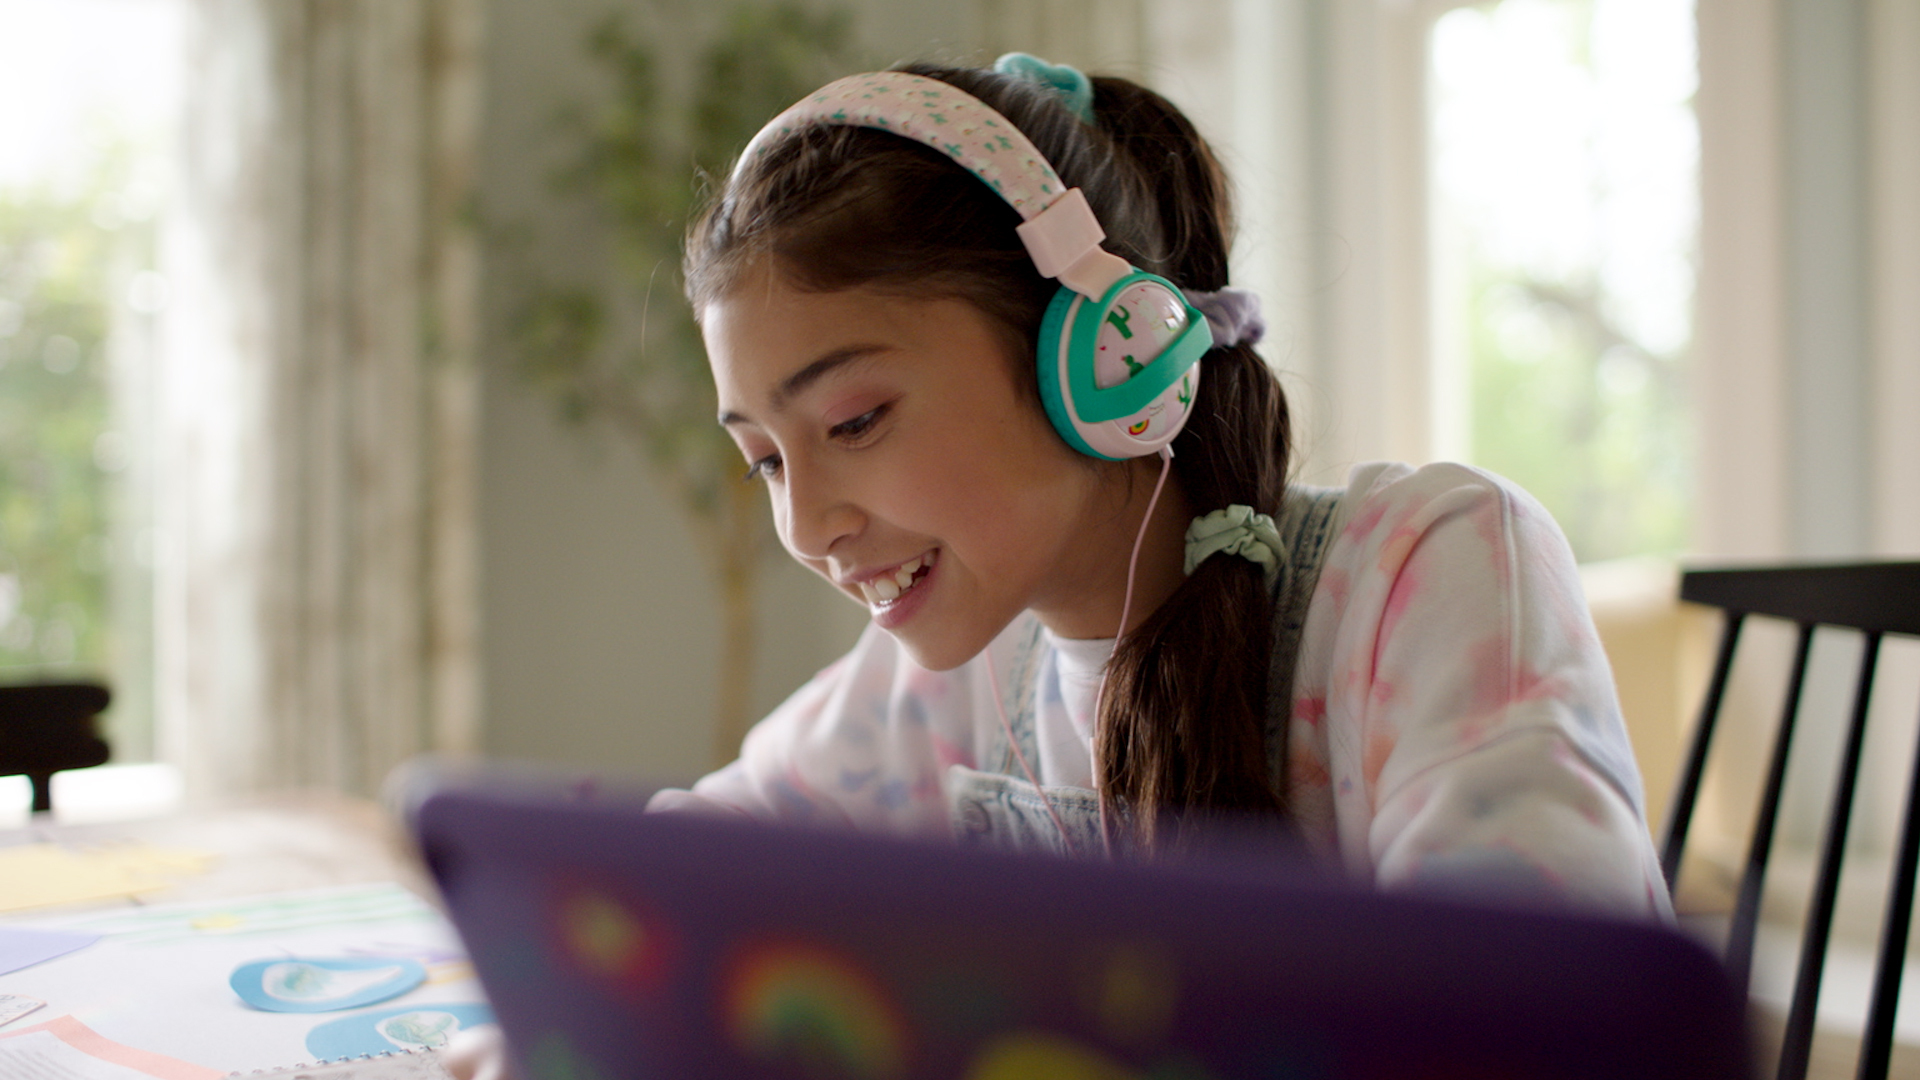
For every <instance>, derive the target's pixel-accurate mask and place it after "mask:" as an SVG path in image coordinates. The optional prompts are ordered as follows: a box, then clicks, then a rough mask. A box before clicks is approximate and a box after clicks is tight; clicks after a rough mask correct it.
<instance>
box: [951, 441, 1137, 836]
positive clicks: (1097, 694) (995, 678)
mask: <svg viewBox="0 0 1920 1080" xmlns="http://www.w3.org/2000/svg"><path fill="white" fill-rule="evenodd" d="M1172 470H1173V447H1172V446H1171V445H1168V446H1163V447H1161V448H1160V479H1159V480H1157V481H1155V482H1154V485H1153V496H1152V498H1149V499H1148V500H1147V512H1146V514H1145V515H1144V516H1143V517H1141V519H1140V531H1139V533H1138V534H1136V535H1135V536H1134V538H1133V554H1131V555H1129V556H1127V592H1126V598H1125V599H1124V600H1123V601H1121V604H1120V628H1119V629H1118V630H1115V631H1114V634H1113V645H1114V648H1116V649H1117V648H1119V647H1120V639H1121V638H1122V637H1124V636H1125V635H1126V632H1127V616H1128V615H1130V614H1132V612H1133V578H1134V571H1135V569H1136V568H1138V566H1139V565H1140V548H1141V545H1143V544H1145V543H1146V540H1147V525H1148V524H1149V523H1151V522H1152V521H1153V510H1154V507H1156V506H1158V505H1160V490H1161V489H1162V488H1164V487H1166V485H1167V474H1168V473H1169V472H1171V471H1172ZM982 655H983V656H985V657H986V658H987V682H988V684H989V685H991V686H992V687H993V707H994V708H995V709H996V710H998V711H999V713H1000V729H1001V730H1002V731H1004V732H1006V734H1007V745H1008V746H1011V747H1013V756H1014V757H1015V758H1016V759H1017V760H1018V761H1019V762H1020V769H1021V771H1022V772H1025V773H1026V774H1027V782H1028V783H1030V784H1032V785H1033V789H1034V790H1035V791H1037V792H1039V793H1040V805H1042V806H1044V807H1046V808H1047V816H1048V817H1050V818H1052V819H1053V827H1054V828H1056V829H1059V830H1060V840H1061V842H1063V843H1065V844H1066V845H1067V851H1068V852H1069V853H1071V854H1074V855H1078V854H1080V849H1079V848H1078V847H1076V846H1074V843H1073V837H1072V836H1071V835H1070V834H1069V833H1068V832H1067V826H1066V824H1065V823H1064V822H1062V821H1061V820H1060V814H1059V813H1058V812H1057V811H1055V810H1054V808H1053V800H1052V799H1049V798H1047V789H1046V788H1044V787H1041V786H1040V777H1039V776H1038V775H1037V774H1036V773H1035V772H1034V771H1033V766H1032V765H1031V764H1029V763H1028V761H1027V755H1026V752H1025V751H1023V750H1021V749H1020V740H1019V739H1016V738H1014V736H1013V724H1012V722H1011V721H1009V720H1008V719H1007V706H1006V701H1005V699H1004V698H1003V697H1002V695H1001V693H1000V676H999V675H997V674H996V673H995V672H994V670H993V647H992V646H991V645H989V646H988V647H987V648H986V649H985V650H984V651H983V652H982ZM1108 663H1109V664H1111V663H1112V660H1111V658H1109V660H1108ZM1106 693H1107V676H1106V673H1105V672H1102V673H1101V675H1100V688H1099V689H1097V690H1095V691H1094V693H1093V723H1094V734H1095V736H1096V738H1097V737H1098V735H1099V730H1100V727H1099V725H1100V706H1101V704H1102V702H1104V700H1105V699H1106ZM1093 751H1094V752H1093V755H1092V756H1093V758H1094V765H1095V767H1098V766H1099V746H1098V744H1097V743H1096V745H1095V746H1094V747H1093ZM1096 795H1097V798H1098V800H1099V805H1100V844H1101V849H1102V851H1103V852H1104V853H1105V854H1106V856H1107V858H1109V859H1111V858H1113V836H1112V834H1111V833H1110V832H1108V831H1107V793H1106V792H1105V791H1098V792H1096Z"/></svg>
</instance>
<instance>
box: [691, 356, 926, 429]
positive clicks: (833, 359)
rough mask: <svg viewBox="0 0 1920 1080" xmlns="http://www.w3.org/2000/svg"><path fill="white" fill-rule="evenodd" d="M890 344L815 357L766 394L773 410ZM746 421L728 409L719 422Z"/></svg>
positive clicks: (778, 410) (783, 407) (783, 408)
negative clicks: (816, 358)
mask: <svg viewBox="0 0 1920 1080" xmlns="http://www.w3.org/2000/svg"><path fill="white" fill-rule="evenodd" d="M891 348H893V346H891V345H880V344H867V345H848V346H846V347H844V348H840V349H835V350H833V351H832V352H830V353H828V354H826V355H825V356H822V357H821V358H820V359H818V360H815V361H814V362H813V363H811V364H808V365H807V366H806V367H803V368H801V369H800V370H799V371H796V372H794V373H793V374H791V375H789V376H787V377H786V378H784V379H782V380H780V385H779V386H776V387H774V388H773V393H771V394H769V395H767V397H768V400H770V401H771V402H772V403H773V411H774V412H783V411H785V410H786V407H787V403H788V402H790V401H792V400H793V399H794V398H795V397H796V396H797V395H799V394H801V393H803V392H805V391H806V389H807V388H808V387H809V386H812V385H813V384H814V383H817V382H819V381H820V380H821V379H824V378H826V377H827V376H828V375H829V374H831V373H833V372H835V371H838V370H839V369H841V368H843V367H846V366H847V365H848V364H852V363H854V362H856V361H861V360H869V359H872V358H873V356H874V355H875V354H876V353H883V352H886V351H888V350H889V349H891ZM743 422H748V421H747V418H746V417H744V416H742V415H740V414H739V413H737V412H733V411H731V410H729V411H726V412H722V413H721V414H720V423H721V424H723V425H725V424H738V423H743Z"/></svg>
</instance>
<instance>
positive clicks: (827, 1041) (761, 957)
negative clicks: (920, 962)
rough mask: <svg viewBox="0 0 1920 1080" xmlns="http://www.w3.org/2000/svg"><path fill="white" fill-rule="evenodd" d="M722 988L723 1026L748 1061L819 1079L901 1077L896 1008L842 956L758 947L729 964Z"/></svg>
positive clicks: (903, 1038) (903, 1041) (808, 948)
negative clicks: (792, 1068) (792, 1067)
mask: <svg viewBox="0 0 1920 1080" xmlns="http://www.w3.org/2000/svg"><path fill="white" fill-rule="evenodd" d="M722 987H723V988H722V991H721V994H722V1014H723V1021H724V1023H725V1024H726V1028H727V1031H728V1033H729V1035H731V1036H732V1038H733V1042H734V1045H735V1046H736V1047H737V1048H738V1049H739V1050H740V1052H741V1053H742V1054H745V1055H746V1056H748V1057H752V1058H757V1059H759V1060H762V1061H769V1062H785V1063H792V1064H798V1065H800V1066H801V1067H802V1068H803V1069H805V1071H806V1072H808V1073H809V1074H811V1075H814V1076H820V1077H839V1076H845V1077H853V1078H858V1080H885V1078H887V1077H894V1076H900V1075H902V1074H904V1073H905V1071H906V1065H907V1030H906V1023H905V1021H904V1019H903V1018H902V1016H901V1012H900V1009H899V1008H898V1006H896V1005H895V1004H894V1002H893V1000H892V998H891V997H890V996H888V994H887V993H886V991H885V990H884V989H883V988H882V987H881V985H880V983H879V982H878V980H876V979H875V978H874V977H873V976H872V975H870V974H868V973H867V972H866V970H865V969H863V968H861V967H860V966H859V965H858V964H856V963H855V962H854V961H852V960H850V959H848V958H847V957H844V956H841V955H839V954H838V953H834V952H831V951H829V950H827V949H824V948H820V947H818V946H814V945H804V944H777V945H763V946H760V947H758V948H754V949H750V950H748V951H746V952H744V953H743V954H742V955H741V956H740V957H739V958H738V959H737V960H735V961H734V963H733V964H732V965H731V968H730V969H729V971H728V975H727V978H726V980H725V981H724V983H723V984H722Z"/></svg>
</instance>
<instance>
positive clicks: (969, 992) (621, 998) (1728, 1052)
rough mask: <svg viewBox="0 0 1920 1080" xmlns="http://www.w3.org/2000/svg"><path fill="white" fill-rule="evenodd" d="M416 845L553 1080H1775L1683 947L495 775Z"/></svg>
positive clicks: (1594, 927)
mask: <svg viewBox="0 0 1920 1080" xmlns="http://www.w3.org/2000/svg"><path fill="white" fill-rule="evenodd" d="M412 821H413V827H414V829H415V831H416V833H417V835H418V838H419V841H420V843H421V845H422V850H423V851H424V853H425V855H426V859H427V862H428V864H429V866H430V867H431V868H432V870H433V872H434V874H435V877H436V878H437V880H438V882H439V884H440V887H441V889H442V890H443V892H444V895H445V898H446V903H447V908H448V911H449V912H450V914H451V916H452V918H453V921H454V923H455V924H456V926H457V927H458V928H459V930H460V932H461V934H462V936H463V937H464V939H465V941H466V945H467V948H468V951H469V954H470V956H471V957H472V960H473V963H474V964H475V966H476V968H477V970H478V973H479V976H480V979H481V981H482V983H483V984H484V985H485V988H486V992H487V995H488V998H489V999H490V1000H491V1002H492V1003H493V1006H494V1009H495V1011H496V1013H497V1015H498V1017H499V1020H500V1022H501V1024H502V1026H503V1028H504V1030H505V1033H506V1035H507V1038H508V1040H509V1042H510V1043H512V1045H513V1046H514V1048H515V1052H516V1055H517V1056H518V1058H519V1059H520V1061H521V1064H522V1066H523V1068H524V1070H525V1073H526V1075H527V1076H528V1077H530V1078H531V1080H540V1078H545V1077H554V1078H558V1077H565V1076H596V1075H597V1076H605V1077H615V1076H625V1075H660V1076H675V1077H740V1076H750V1077H793V1078H795V1080H799V1078H811V1080H820V1078H832V1077H846V1078H848V1080H853V1078H857V1077H887V1078H902V1080H905V1078H922V1077H924V1078H942V1080H944V1078H953V1080H978V1078H985V1077H992V1078H996V1080H1015V1078H1023V1077H1034V1078H1042V1077H1045V1078H1051V1080H1076V1078H1096V1077H1097V1078H1102V1080H1106V1078H1114V1080H1123V1078H1127V1077H1139V1078H1143V1080H1144V1078H1149V1077H1166V1076H1175V1075H1177V1076H1179V1077H1182V1078H1183V1080H1238V1078H1256V1077H1257V1078H1263V1080H1265V1078H1274V1077H1296V1078H1326V1080H1369V1078H1375V1077H1410V1076H1420V1077H1454V1076H1460V1077H1465V1076H1475V1077H1520V1076H1525V1077H1532V1078H1539V1080H1546V1078H1567V1080H1585V1078H1596V1080H1597V1078H1603V1077H1604V1078H1607V1080H1614V1078H1617V1077H1621V1076H1635V1077H1646V1078H1658V1077H1673V1078H1676V1080H1679V1078H1685V1080H1712V1078H1718V1077H1725V1078H1728V1080H1732V1078H1735V1077H1740V1078H1744V1077H1746V1076H1748V1075H1749V1071H1748V1063H1749V1058H1748V1049H1747V1045H1746V1038H1745V1026H1744V1011H1743V1007H1742V1003H1741V1001H1740V999H1739V997H1738V995H1737V994H1735V993H1734V991H1733V990H1732V988H1731V987H1730V985H1729V983H1728V981H1727V979H1726V978H1725V976H1724V973H1723V972H1722V970H1721V968H1720V966H1719V964H1718V962H1717V961H1716V960H1715V959H1714V958H1713V957H1712V956H1711V955H1710V954H1708V953H1707V952H1706V951H1705V950H1704V949H1702V948H1700V947H1699V946H1698V945H1696V944H1695V943H1693V942H1692V941H1690V940H1688V939H1686V938H1683V937H1681V936H1680V935H1678V934H1676V933H1672V932H1669V931H1667V930H1664V929H1660V928H1657V927H1651V926H1646V925H1639V924H1629V923H1624V922H1614V921H1605V920H1599V919H1590V918H1578V917H1573V916H1568V915H1558V914H1550V913H1545V912H1540V911H1523V910H1513V909H1508V910H1499V909H1490V908H1476V907H1471V906H1466V905H1462V904H1456V903H1447V902H1441V901H1437V900H1423V899H1417V898H1409V897H1395V896H1383V895H1379V894H1375V893H1372V892H1365V891H1358V890H1353V889H1350V888H1346V887H1342V886H1339V885H1337V884H1334V883H1330V882H1327V881H1324V880H1319V879H1315V878H1311V877H1305V876H1295V875H1290V874H1284V873H1282V874H1276V873H1274V872H1272V868H1271V866H1269V865H1266V864H1261V863H1258V862H1257V861H1252V862H1242V861H1238V860H1222V861H1216V862H1209V863H1205V864H1199V863H1196V864H1193V865H1188V866H1184V867H1171V866H1160V867H1152V868H1149V867H1142V866H1137V865H1118V864H1106V863H1093V862H1081V861H1070V860H1064V859H1057V858H1052V857H1028V856H1020V855H1013V854H1006V853H1001V852H994V851H983V850H972V849H965V848H957V847H954V846H952V845H946V844H921V843H911V842H905V841H898V840H886V839H878V838H873V837H866V836H856V835H850V834H845V833H820V832H801V831H796V830H775V829H771V828H767V827H763V826H759V825H755V824H752V823H749V822H746V821H744V820H718V819H709V818H703V817H696V816H690V815H679V814H651V815H650V814H645V813H643V812H642V811H641V808H640V806H639V804H638V803H637V802H635V803H621V804H618V805H582V804H579V803H577V802H569V801H567V800H566V799H565V798H563V797H562V796H561V795H560V794H558V793H553V794H551V795H543V794H541V793H540V792H538V791H535V790H529V789H526V788H524V787H523V788H519V789H515V788H513V787H511V786H503V785H499V784H489V783H487V782H485V781H484V780H475V779H472V778H469V779H466V780H459V781H449V782H446V783H443V784H441V785H439V786H438V787H435V786H434V785H432V784H429V785H427V791H426V794H425V796H424V797H423V798H421V799H420V800H419V801H418V802H417V803H416V806H415V808H414V810H413V812H412Z"/></svg>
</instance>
